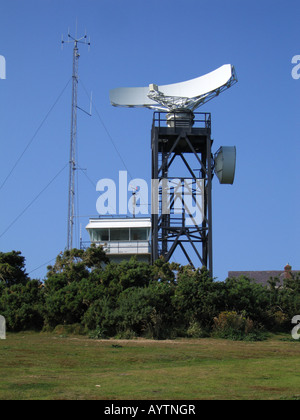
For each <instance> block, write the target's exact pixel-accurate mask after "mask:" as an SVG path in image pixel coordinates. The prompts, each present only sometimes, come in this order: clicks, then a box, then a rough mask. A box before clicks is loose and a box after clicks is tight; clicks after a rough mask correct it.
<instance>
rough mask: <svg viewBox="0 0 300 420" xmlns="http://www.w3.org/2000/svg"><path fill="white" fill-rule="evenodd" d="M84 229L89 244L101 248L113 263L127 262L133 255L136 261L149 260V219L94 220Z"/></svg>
mask: <svg viewBox="0 0 300 420" xmlns="http://www.w3.org/2000/svg"><path fill="white" fill-rule="evenodd" d="M86 229H87V231H88V233H89V235H90V241H91V243H95V244H96V245H101V246H103V249H104V250H105V252H106V253H107V255H108V256H109V257H110V259H111V260H112V261H114V262H120V261H122V260H129V259H130V258H131V257H132V256H133V255H135V256H136V257H137V260H138V261H144V262H150V259H151V246H150V235H151V219H150V218H107V217H105V218H101V217H99V218H95V219H90V221H89V224H88V225H87V226H86Z"/></svg>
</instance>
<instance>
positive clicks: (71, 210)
mask: <svg viewBox="0 0 300 420" xmlns="http://www.w3.org/2000/svg"><path fill="white" fill-rule="evenodd" d="M71 43H72V44H73V45H74V47H73V71H72V109H71V136H70V160H69V190H68V226H67V249H68V250H70V249H72V248H73V236H74V220H75V171H76V169H78V168H77V159H76V143H77V108H78V106H77V90H78V60H79V57H80V54H79V51H78V44H85V45H88V46H90V40H87V35H86V34H85V35H84V36H82V37H80V38H78V37H77V29H76V36H75V37H73V36H72V35H71V34H70V32H69V31H68V39H67V41H64V39H63V37H62V41H61V44H62V46H63V45H64V44H71Z"/></svg>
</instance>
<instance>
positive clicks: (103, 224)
mask: <svg viewBox="0 0 300 420" xmlns="http://www.w3.org/2000/svg"><path fill="white" fill-rule="evenodd" d="M143 227H151V219H150V217H143V218H142V217H135V218H134V217H128V218H125V217H124V218H120V217H118V218H115V217H111V218H107V217H103V218H100V217H99V218H97V219H96V218H95V219H90V220H89V224H88V225H87V226H86V229H107V228H110V229H112V228H143Z"/></svg>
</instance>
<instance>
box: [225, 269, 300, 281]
mask: <svg viewBox="0 0 300 420" xmlns="http://www.w3.org/2000/svg"><path fill="white" fill-rule="evenodd" d="M298 272H300V270H298V271H297V270H293V271H292V267H291V266H290V265H289V264H287V265H286V266H285V267H284V269H283V270H281V271H279V270H270V271H229V272H228V277H229V278H238V277H241V276H245V277H248V278H250V279H252V280H254V281H255V283H259V284H262V285H263V286H267V285H268V281H269V280H270V279H271V277H272V278H273V279H274V278H275V277H277V278H278V279H279V280H280V283H279V284H280V285H282V284H283V280H284V279H289V278H291V277H292V276H293V275H295V274H297V273H298Z"/></svg>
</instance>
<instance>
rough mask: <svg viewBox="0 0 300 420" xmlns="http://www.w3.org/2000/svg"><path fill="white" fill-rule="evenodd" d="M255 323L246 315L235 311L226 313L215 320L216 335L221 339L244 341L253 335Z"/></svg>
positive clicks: (222, 313)
mask: <svg viewBox="0 0 300 420" xmlns="http://www.w3.org/2000/svg"><path fill="white" fill-rule="evenodd" d="M253 331H254V323H253V321H252V320H251V319H250V318H246V317H245V315H244V314H238V313H237V312H235V311H224V312H221V313H220V314H219V316H218V317H215V318H214V335H215V336H217V337H220V338H230V339H233V340H243V339H244V338H245V337H246V336H247V335H249V334H250V333H253Z"/></svg>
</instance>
